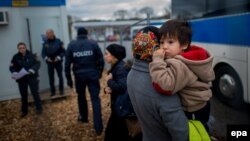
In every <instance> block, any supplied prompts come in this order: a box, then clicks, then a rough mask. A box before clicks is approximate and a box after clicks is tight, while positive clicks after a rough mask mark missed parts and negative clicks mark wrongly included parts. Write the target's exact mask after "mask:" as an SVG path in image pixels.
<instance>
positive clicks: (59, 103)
mask: <svg viewBox="0 0 250 141" xmlns="http://www.w3.org/2000/svg"><path fill="white" fill-rule="evenodd" d="M102 84H103V82H102ZM68 95H69V96H67V97H64V98H58V99H53V100H43V103H42V104H43V109H44V111H43V113H42V115H36V113H35V107H34V104H33V103H30V105H29V114H28V115H27V116H26V117H24V118H20V104H21V102H20V99H16V100H9V101H2V102H0V141H80V140H81V141H101V140H103V136H104V134H103V133H102V135H99V136H97V135H96V134H95V131H94V127H93V118H92V117H93V116H92V105H91V102H90V97H89V94H87V99H88V106H89V123H81V122H78V121H77V117H78V108H77V95H76V94H75V93H74V92H73V91H69V93H68ZM100 97H101V104H102V118H103V124H104V127H105V125H106V124H107V119H108V117H109V114H110V108H109V106H108V104H109V95H105V94H103V91H102V92H101V93H100Z"/></svg>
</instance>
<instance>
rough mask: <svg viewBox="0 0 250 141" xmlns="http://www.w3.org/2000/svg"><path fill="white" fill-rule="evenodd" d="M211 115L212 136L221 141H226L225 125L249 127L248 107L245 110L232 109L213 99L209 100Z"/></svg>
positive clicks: (249, 108)
mask: <svg viewBox="0 0 250 141" xmlns="http://www.w3.org/2000/svg"><path fill="white" fill-rule="evenodd" d="M211 115H212V116H213V117H214V121H215V122H214V134H215V136H217V137H219V138H220V139H221V140H227V139H226V135H227V125H246V124H247V125H250V106H249V107H246V109H240V110H235V109H232V108H230V107H228V106H226V105H224V104H222V103H221V102H220V101H218V100H217V99H216V98H215V97H213V98H212V100H211Z"/></svg>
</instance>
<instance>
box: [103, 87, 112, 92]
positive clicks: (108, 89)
mask: <svg viewBox="0 0 250 141" xmlns="http://www.w3.org/2000/svg"><path fill="white" fill-rule="evenodd" d="M111 92H112V90H111V89H110V87H105V88H104V93H105V94H111Z"/></svg>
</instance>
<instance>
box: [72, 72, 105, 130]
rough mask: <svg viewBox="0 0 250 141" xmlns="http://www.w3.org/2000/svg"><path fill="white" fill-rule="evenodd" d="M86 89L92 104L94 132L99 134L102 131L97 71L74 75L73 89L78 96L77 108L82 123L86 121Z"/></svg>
mask: <svg viewBox="0 0 250 141" xmlns="http://www.w3.org/2000/svg"><path fill="white" fill-rule="evenodd" d="M86 87H88V91H89V93H90V98H91V103H92V109H93V117H94V128H95V130H96V132H101V131H102V129H103V124H102V114H101V102H100V97H99V92H100V83H99V74H98V71H90V72H86V73H84V74H75V88H76V92H77V94H78V108H79V113H80V116H81V117H82V119H83V120H84V121H88V105H87V100H86Z"/></svg>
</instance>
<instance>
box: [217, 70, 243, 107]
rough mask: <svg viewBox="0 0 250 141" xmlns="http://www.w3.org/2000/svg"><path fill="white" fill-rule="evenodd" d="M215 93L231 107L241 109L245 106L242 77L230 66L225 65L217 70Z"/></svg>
mask: <svg viewBox="0 0 250 141" xmlns="http://www.w3.org/2000/svg"><path fill="white" fill-rule="evenodd" d="M213 94H214V95H215V96H216V97H217V98H218V99H219V100H220V101H222V102H223V103H224V104H226V105H228V106H230V107H233V108H236V109H239V108H242V107H244V106H245V103H244V101H243V87H242V84H241V81H240V78H239V76H238V74H237V73H236V72H235V70H234V69H233V68H231V67H230V66H223V67H220V68H218V69H217V70H215V80H214V81H213Z"/></svg>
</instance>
